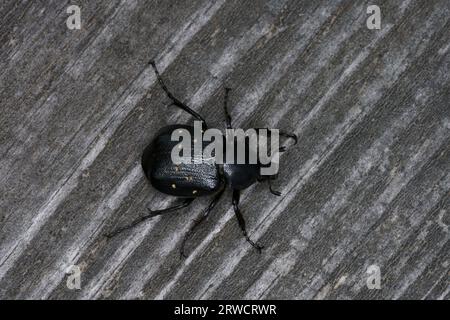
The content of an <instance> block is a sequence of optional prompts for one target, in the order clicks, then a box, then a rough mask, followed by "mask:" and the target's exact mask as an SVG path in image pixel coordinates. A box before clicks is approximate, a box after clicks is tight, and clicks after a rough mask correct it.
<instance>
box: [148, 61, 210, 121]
mask: <svg viewBox="0 0 450 320" xmlns="http://www.w3.org/2000/svg"><path fill="white" fill-rule="evenodd" d="M149 64H150V65H151V66H152V67H153V70H154V71H155V74H156V78H157V79H158V82H159V84H160V85H161V87H162V89H163V90H164V92H165V93H166V94H167V96H168V97H169V99H170V100H172V104H173V105H175V106H177V107H178V108H180V109H182V110H184V111H186V112H187V113H189V114H190V115H191V116H193V117H194V118H195V119H197V120H199V121H201V122H203V125H204V126H205V127H206V121H205V119H203V117H202V116H201V115H199V114H198V113H197V112H195V111H194V110H192V109H191V108H189V107H188V106H187V105H186V104H184V103H183V102H181V101H180V100H179V99H177V98H176V97H175V96H174V95H173V94H172V92H170V91H169V89H168V88H167V86H166V84H165V83H164V80H163V79H162V77H161V75H160V74H159V71H158V68H157V67H156V63H155V61H153V60H150V62H149Z"/></svg>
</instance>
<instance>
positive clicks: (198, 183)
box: [107, 60, 297, 256]
mask: <svg viewBox="0 0 450 320" xmlns="http://www.w3.org/2000/svg"><path fill="white" fill-rule="evenodd" d="M149 64H150V65H151V66H152V67H153V69H154V71H155V74H156V77H157V79H158V82H159V84H160V85H161V87H162V89H163V90H164V92H165V93H166V94H167V96H168V97H169V99H170V100H171V101H172V103H171V105H175V106H177V107H179V108H181V109H182V110H184V111H186V112H188V113H189V114H190V115H192V116H193V117H194V118H195V119H196V120H198V121H201V122H202V125H203V128H207V125H206V121H205V120H204V118H203V117H202V116H200V115H199V114H198V113H196V112H195V111H194V110H192V109H191V108H189V107H188V106H187V105H186V104H184V103H183V102H181V101H180V100H179V99H177V98H176V97H175V96H174V95H173V94H172V93H171V92H170V91H169V89H168V88H167V86H166V85H165V83H164V81H163V79H162V77H161V75H160V74H159V72H158V69H157V67H156V64H155V62H154V61H153V60H151V61H150V62H149ZM229 92H230V89H229V88H225V99H224V106H223V107H224V111H225V118H226V126H227V129H231V128H232V126H231V117H230V114H229V112H228V94H229ZM177 129H185V130H188V131H189V132H191V133H193V130H194V127H193V126H189V125H183V124H175V125H169V126H166V127H163V128H162V129H161V130H160V131H159V132H158V134H157V136H156V137H155V138H154V139H153V141H152V142H151V143H150V145H148V146H147V147H146V148H145V150H144V152H143V155H142V159H141V164H142V168H143V170H144V173H145V176H146V177H147V179H148V180H150V183H151V184H152V186H153V187H154V188H155V189H157V190H158V191H160V192H162V193H164V194H167V195H171V196H175V197H178V198H181V199H182V201H181V203H180V204H177V205H175V206H173V207H169V208H165V209H160V210H150V209H148V210H149V214H147V215H145V216H141V217H139V218H138V219H136V220H135V221H133V222H132V223H131V224H129V225H127V226H125V227H121V228H119V229H117V230H115V231H114V232H112V233H110V234H108V235H107V237H108V238H111V237H113V236H114V235H116V234H118V233H120V232H122V231H124V230H126V229H129V228H132V227H134V226H136V225H137V224H139V223H140V222H142V221H144V220H146V219H149V218H152V217H155V216H157V215H160V214H163V213H167V212H172V211H175V210H178V209H181V208H185V207H187V206H189V205H190V204H191V203H192V202H193V201H194V200H195V199H196V198H197V197H201V196H209V195H214V198H213V200H212V201H211V202H210V204H209V205H208V207H207V208H206V209H205V210H204V211H203V212H202V215H201V217H200V219H198V220H196V221H195V223H194V224H193V225H192V227H191V228H190V230H189V231H188V232H187V234H186V235H185V237H184V240H183V242H182V245H181V250H180V251H181V252H180V253H181V255H182V256H185V254H184V246H185V243H186V240H187V239H188V237H189V236H190V235H191V234H192V233H193V231H194V229H195V228H196V227H197V226H198V225H199V224H200V223H201V222H202V221H203V220H205V219H206V218H207V216H208V214H209V213H210V212H211V211H212V209H213V208H214V207H215V205H216V204H217V202H218V201H219V199H220V197H221V196H222V194H223V193H224V191H225V189H226V187H227V186H228V187H230V188H231V189H232V190H233V200H232V203H233V208H234V212H235V214H236V218H237V220H238V223H239V227H240V228H241V230H242V233H243V235H244V237H245V239H246V240H247V241H248V242H249V243H250V244H251V245H252V246H253V247H254V248H255V249H257V250H258V252H261V250H262V248H263V247H262V246H260V245H259V244H257V243H254V242H253V241H252V240H251V239H250V238H249V236H248V234H247V230H246V227H245V220H244V217H243V215H242V213H241V211H240V209H239V198H240V194H241V191H242V190H243V189H246V188H248V187H249V186H251V185H252V184H254V183H255V182H257V181H258V182H261V181H267V182H268V184H269V190H270V192H271V193H272V194H274V195H276V196H280V195H281V193H280V192H278V191H275V190H273V189H272V185H271V181H272V180H274V179H276V175H271V176H262V175H260V169H261V166H262V164H260V163H257V164H250V163H244V164H238V163H236V162H234V163H233V164H227V163H226V162H225V163H224V164H222V165H219V164H215V163H213V164H208V163H195V164H179V165H175V164H174V163H173V161H172V159H171V151H172V149H173V148H174V147H175V146H176V144H177V143H178V142H176V141H172V140H171V134H172V132H173V131H174V130H177ZM279 135H280V136H282V137H285V138H290V139H292V140H293V144H292V145H295V144H296V143H297V136H296V135H295V134H289V133H286V132H284V131H279ZM246 143H247V144H248V140H246ZM203 146H205V145H203ZM245 150H246V151H245V152H246V153H247V152H251V148H249V147H248V146H247V148H246V149H245ZM285 150H286V147H280V148H279V151H280V152H283V151H285ZM246 156H248V155H247V154H246Z"/></svg>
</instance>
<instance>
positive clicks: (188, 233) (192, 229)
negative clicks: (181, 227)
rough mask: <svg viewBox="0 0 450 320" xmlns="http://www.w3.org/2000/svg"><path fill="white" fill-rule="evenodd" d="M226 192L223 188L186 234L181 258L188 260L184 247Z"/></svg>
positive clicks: (182, 244)
mask: <svg viewBox="0 0 450 320" xmlns="http://www.w3.org/2000/svg"><path fill="white" fill-rule="evenodd" d="M224 191H225V188H223V189H222V190H221V191H220V192H219V193H218V194H217V195H216V196H215V197H214V199H213V200H212V201H211V202H210V203H209V205H208V207H206V209H204V210H203V212H202V214H201V216H200V218H198V219H196V220H195V221H194V224H193V225H192V226H191V228H190V229H189V231H188V232H187V233H186V235H185V236H184V239H183V242H182V243H181V248H180V256H181V257H184V258H187V256H186V254H185V253H184V247H185V245H186V241H187V240H188V239H189V237H190V236H191V235H192V233H193V232H194V230H195V229H196V228H197V227H198V226H199V225H200V223H202V222H203V221H204V220H205V219H206V218H207V217H208V215H209V213H210V212H211V211H212V209H214V207H215V206H216V204H217V202H219V199H220V197H221V196H222V194H223V192H224Z"/></svg>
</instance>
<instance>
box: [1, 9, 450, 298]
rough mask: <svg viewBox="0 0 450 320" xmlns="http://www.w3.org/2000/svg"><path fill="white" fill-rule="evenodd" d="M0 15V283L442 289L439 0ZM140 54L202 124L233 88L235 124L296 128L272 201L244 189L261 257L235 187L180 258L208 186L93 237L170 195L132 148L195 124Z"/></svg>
mask: <svg viewBox="0 0 450 320" xmlns="http://www.w3.org/2000/svg"><path fill="white" fill-rule="evenodd" d="M69 4H78V5H79V6H80V7H81V19H82V21H81V23H82V28H81V30H69V29H68V28H67V27H66V19H67V17H68V16H69V15H68V14H67V13H66V8H67V7H68V6H69ZM369 4H377V5H379V6H380V8H381V13H382V27H381V29H380V30H369V29H368V28H367V26H366V19H367V17H368V16H369V15H368V14H367V12H366V9H367V6H368V5H369ZM0 17H1V20H0V21H1V22H0V45H1V51H0V86H1V87H0V101H1V115H0V123H1V125H0V153H1V158H0V161H1V162H0V195H1V199H0V298H2V299H22V298H25V299H46V298H50V299H105V298H107V299H119V298H120V299H131V298H139V299H173V298H181V299H198V298H201V299H207V298H210V299H217V298H223V299H228V298H235V299H241V298H249V299H313V298H314V299H357V298H362V299H398V298H400V299H404V298H416V299H422V298H423V299H449V297H450V285H449V276H450V273H449V269H450V259H449V258H450V243H449V223H450V217H449V213H448V209H449V189H450V171H449V167H450V162H449V152H450V144H449V141H450V140H449V137H450V112H449V110H450V109H449V98H450V76H449V70H450V68H449V65H450V2H449V1H447V0H441V1H414V0H411V1H381V0H379V1H370V2H369V1H346V0H342V1H295V0H272V1H225V0H218V1H209V0H194V1H162V0H159V1H156V0H155V1H143V0H133V1H132V0H128V1H119V0H113V1H87V0H77V1H70V2H68V1H56V0H55V1H16V0H4V1H1V2H0ZM151 57H155V58H156V61H157V63H158V65H159V67H160V69H161V71H162V73H163V76H164V77H165V78H166V79H167V82H168V84H169V86H170V87H171V88H172V90H173V91H174V92H176V94H177V95H178V96H179V97H180V98H181V99H182V100H184V101H186V102H188V103H189V104H190V105H191V106H192V107H193V108H194V109H195V110H196V111H198V112H200V113H201V114H203V115H204V116H205V117H206V118H207V119H208V120H209V122H210V125H212V126H217V127H220V128H223V126H224V120H223V113H222V109H221V106H222V100H223V93H224V87H225V86H229V87H231V88H233V89H234V90H233V91H232V93H231V104H232V117H233V124H234V125H235V126H237V127H241V128H247V127H252V126H269V127H273V128H284V129H286V130H288V131H295V132H296V133H297V134H298V135H299V137H300V141H299V144H298V145H297V147H296V148H295V149H293V150H291V151H290V152H288V153H286V154H285V155H284V156H283V158H282V160H281V164H282V165H281V170H280V179H279V180H278V181H277V182H276V184H277V187H278V189H280V190H281V191H282V192H283V195H282V197H275V196H273V195H271V194H270V193H269V192H268V188H267V185H266V184H259V185H255V186H252V187H250V188H249V189H248V190H246V192H245V193H244V194H243V197H242V210H243V212H244V215H245V217H246V219H247V225H248V228H249V233H250V236H251V238H253V239H254V240H258V241H259V242H260V243H261V244H263V245H264V246H265V250H264V251H263V253H262V254H261V255H259V254H258V253H257V252H255V250H253V249H252V248H251V247H250V246H249V245H248V244H247V243H246V242H245V240H244V239H243V238H242V237H241V233H240V231H239V228H238V226H237V223H236V221H235V219H234V215H233V211H232V209H231V199H230V196H231V194H230V192H227V193H226V197H224V198H223V199H222V200H221V201H220V203H219V204H218V205H217V207H216V209H215V210H214V212H213V214H212V215H211V216H210V217H209V219H208V220H207V222H206V223H205V224H204V225H203V226H202V227H201V228H200V229H199V230H198V232H197V233H196V234H195V235H194V236H193V237H192V239H191V240H190V241H189V242H188V246H187V249H188V252H189V254H190V255H189V257H188V258H187V259H184V260H183V259H180V257H179V246H180V243H181V240H182V239H183V237H184V235H185V233H186V231H187V230H188V228H189V227H190V225H191V224H192V222H193V220H194V219H195V218H197V217H198V216H199V214H200V212H201V210H202V208H204V207H205V206H206V205H207V203H208V201H209V199H207V198H202V199H199V200H198V201H195V202H194V204H193V205H192V206H191V207H190V208H189V209H186V210H183V211H180V212H178V213H172V214H168V215H165V216H160V217H158V218H155V219H153V220H151V221H149V222H147V223H145V224H143V225H141V226H140V227H138V228H136V229H134V230H131V231H129V232H126V233H123V234H122V235H120V236H118V237H116V238H114V239H111V240H109V241H107V240H105V238H104V237H103V236H102V235H103V234H104V233H105V232H107V231H111V230H113V229H114V228H116V227H117V226H120V225H124V224H126V223H127V222H130V221H131V220H132V219H134V218H136V217H137V216H139V215H141V214H144V213H145V212H146V207H147V206H149V207H151V208H162V207H164V206H167V205H170V204H173V203H174V202H175V201H174V199H172V198H168V197H166V196H164V195H162V194H158V193H157V192H156V191H155V190H153V189H152V188H151V187H150V186H149V184H148V183H147V182H146V180H145V179H144V177H143V173H142V171H141V168H140V165H139V161H140V155H141V152H142V150H143V148H144V147H145V145H146V144H147V143H148V142H149V141H150V140H151V138H152V136H153V135H154V134H155V132H156V131H157V130H158V129H159V128H160V127H162V126H164V125H166V124H169V123H176V122H188V121H191V120H192V119H191V118H189V117H188V116H186V115H185V114H183V113H182V112H180V111H179V110H177V109H175V108H173V107H168V108H167V105H168V103H169V101H168V99H167V98H166V97H165V96H164V94H163V92H162V91H161V89H160V88H159V87H158V86H157V84H156V83H155V77H154V74H153V72H152V70H151V69H150V68H149V66H148V65H147V62H148V60H149V59H150V58H151ZM72 265H77V266H79V267H80V268H81V271H82V274H81V290H70V289H69V288H68V287H67V286H66V281H67V277H68V276H67V274H66V271H67V270H68V268H70V267H71V266H72ZM371 265H377V266H379V268H380V270H381V276H382V279H381V289H380V290H369V289H368V288H367V286H366V279H367V276H368V275H367V273H366V271H367V269H368V267H369V266H371Z"/></svg>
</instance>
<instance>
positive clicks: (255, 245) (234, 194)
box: [233, 190, 264, 253]
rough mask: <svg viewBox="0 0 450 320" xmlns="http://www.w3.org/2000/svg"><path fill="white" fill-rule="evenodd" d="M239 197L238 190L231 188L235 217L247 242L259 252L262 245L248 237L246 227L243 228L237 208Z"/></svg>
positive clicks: (243, 222) (242, 221)
mask: <svg viewBox="0 0 450 320" xmlns="http://www.w3.org/2000/svg"><path fill="white" fill-rule="evenodd" d="M240 197H241V192H240V191H239V190H233V208H234V213H235V215H236V218H237V220H238V223H239V227H240V228H241V230H242V234H243V235H244V238H245V240H247V242H248V243H250V244H251V245H252V247H253V248H255V249H256V250H257V251H258V252H259V253H261V252H262V249H263V248H264V247H263V246H261V245H259V244H257V243H255V242H253V241H252V239H250V237H249V236H248V234H247V229H246V228H245V220H244V216H243V215H242V213H241V210H240V209H239V200H240Z"/></svg>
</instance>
